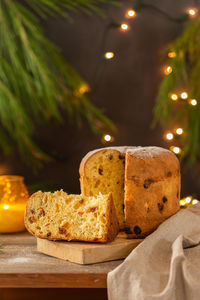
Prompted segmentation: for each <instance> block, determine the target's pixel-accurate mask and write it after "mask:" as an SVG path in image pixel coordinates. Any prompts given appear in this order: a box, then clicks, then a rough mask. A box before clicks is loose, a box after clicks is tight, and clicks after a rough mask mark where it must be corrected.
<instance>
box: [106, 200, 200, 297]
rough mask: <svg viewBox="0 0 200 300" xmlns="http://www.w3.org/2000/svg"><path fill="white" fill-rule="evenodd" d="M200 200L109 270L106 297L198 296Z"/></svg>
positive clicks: (199, 277) (199, 280)
mask: <svg viewBox="0 0 200 300" xmlns="http://www.w3.org/2000/svg"><path fill="white" fill-rule="evenodd" d="M199 242H200V204H197V205H193V206H190V207H189V208H187V209H184V210H181V211H179V212H178V213H177V214H176V215H174V216H172V217H170V218H169V219H168V220H166V221H165V222H164V223H163V224H161V225H160V226H159V228H158V229H157V230H156V231H155V232H154V233H152V234H151V235H149V236H148V237H147V238H146V239H145V240H144V241H143V242H142V243H141V244H140V245H139V246H138V247H137V248H135V249H134V250H133V251H132V252H131V254H130V255H129V256H128V257H127V258H126V259H125V260H124V262H123V263H122V264H121V265H120V266H118V267H117V268H116V269H115V270H113V271H112V272H110V273H109V274H108V278H107V285H108V298H109V300H122V299H123V300H135V299H137V300H147V299H148V300H153V299H162V300H173V299H177V300H179V299H180V300H186V299H187V300H196V299H200V271H199V270H200V245H199Z"/></svg>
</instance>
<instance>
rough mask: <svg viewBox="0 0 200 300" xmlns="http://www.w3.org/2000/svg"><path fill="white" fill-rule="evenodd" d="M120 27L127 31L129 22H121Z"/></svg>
mask: <svg viewBox="0 0 200 300" xmlns="http://www.w3.org/2000/svg"><path fill="white" fill-rule="evenodd" d="M120 28H121V30H122V31H126V30H128V28H129V26H128V25H127V24H125V23H123V24H121V26H120Z"/></svg>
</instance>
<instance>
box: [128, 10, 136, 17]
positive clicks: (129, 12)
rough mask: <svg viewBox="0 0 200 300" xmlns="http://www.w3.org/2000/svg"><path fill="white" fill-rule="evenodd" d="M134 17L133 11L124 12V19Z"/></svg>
mask: <svg viewBox="0 0 200 300" xmlns="http://www.w3.org/2000/svg"><path fill="white" fill-rule="evenodd" d="M135 15H136V12H135V11H134V10H133V9H129V10H128V11H127V12H126V17H127V18H133V17H135Z"/></svg>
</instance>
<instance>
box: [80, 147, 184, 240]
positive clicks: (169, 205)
mask: <svg viewBox="0 0 200 300" xmlns="http://www.w3.org/2000/svg"><path fill="white" fill-rule="evenodd" d="M79 172H80V182H81V192H82V193H83V194H85V195H97V194H98V193H99V192H101V193H102V194H104V193H109V192H112V195H113V200H114V204H115V206H116V211H117V216H118V218H119V224H120V229H121V230H122V229H125V231H126V233H127V235H128V237H129V238H134V237H144V236H146V235H148V234H149V233H151V232H152V231H153V230H155V229H156V228H157V227H158V225H159V224H160V223H162V222H163V221H164V220H165V219H166V218H168V217H169V216H171V215H173V214H174V213H176V212H177V211H178V210H179V200H180V165H179V161H178V159H177V157H176V156H175V154H174V153H173V152H171V151H169V150H166V149H163V148H160V147H129V146H127V147H111V148H103V149H97V150H95V151H92V152H89V153H88V154H87V155H86V156H85V157H84V158H83V160H82V162H81V165H80V170H79Z"/></svg>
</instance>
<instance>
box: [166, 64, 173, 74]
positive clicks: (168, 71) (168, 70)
mask: <svg viewBox="0 0 200 300" xmlns="http://www.w3.org/2000/svg"><path fill="white" fill-rule="evenodd" d="M171 72H172V67H171V66H167V67H165V69H164V73H165V75H169V74H170V73H171Z"/></svg>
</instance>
